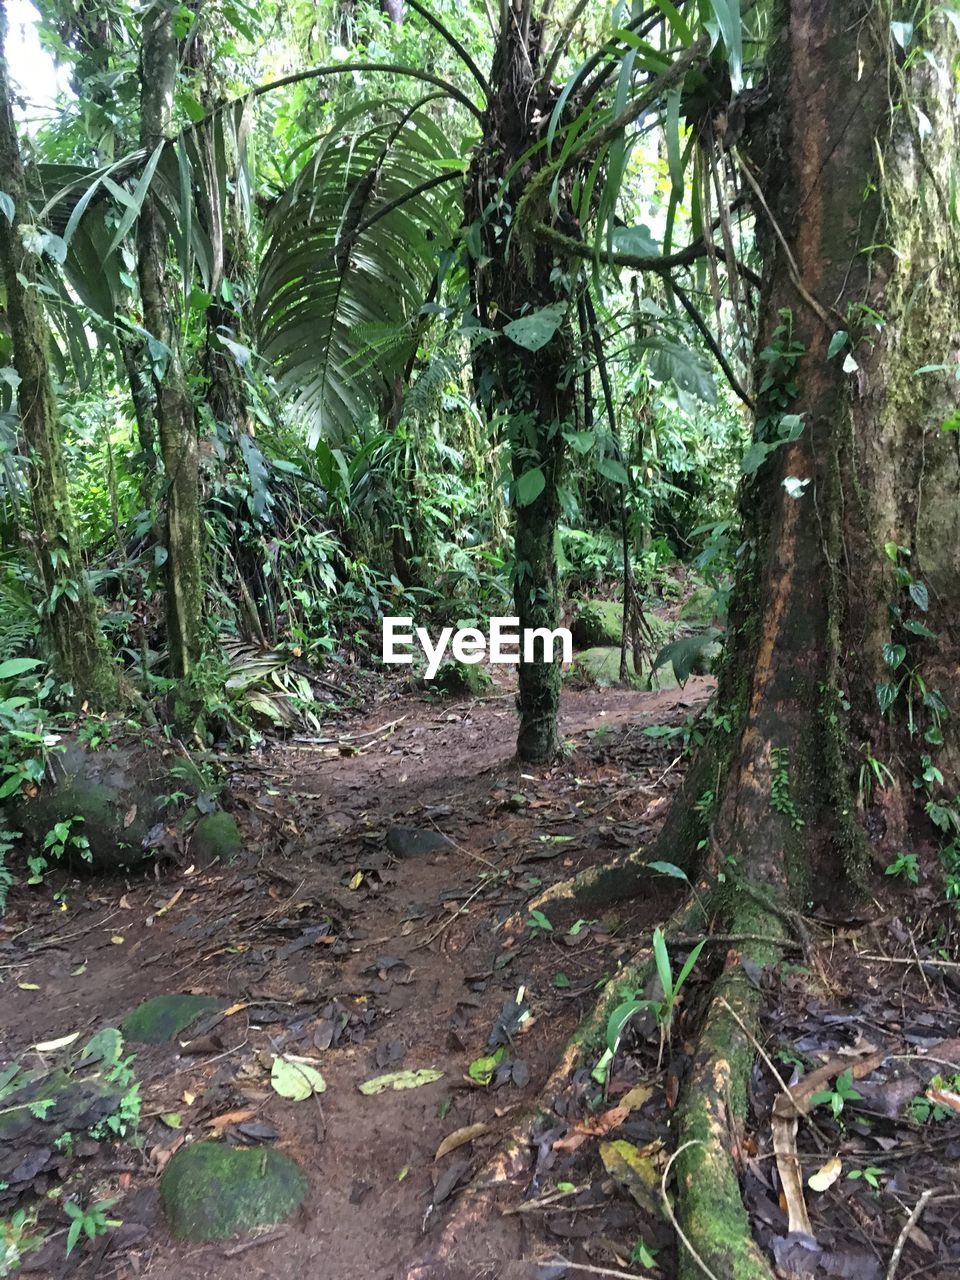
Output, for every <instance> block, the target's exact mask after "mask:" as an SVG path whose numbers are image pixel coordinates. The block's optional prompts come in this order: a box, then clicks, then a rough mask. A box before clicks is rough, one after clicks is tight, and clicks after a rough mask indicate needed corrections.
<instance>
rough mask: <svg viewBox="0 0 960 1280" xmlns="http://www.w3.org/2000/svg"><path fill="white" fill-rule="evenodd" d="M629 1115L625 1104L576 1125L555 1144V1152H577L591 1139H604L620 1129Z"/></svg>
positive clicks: (628, 1109)
mask: <svg viewBox="0 0 960 1280" xmlns="http://www.w3.org/2000/svg"><path fill="white" fill-rule="evenodd" d="M629 1115H630V1108H629V1107H626V1106H624V1105H623V1103H621V1104H620V1106H619V1107H611V1109H610V1110H609V1111H605V1112H604V1113H603V1115H601V1116H595V1117H594V1118H593V1119H592V1120H587V1121H586V1122H585V1123H584V1124H577V1125H574V1126H573V1129H572V1130H571V1132H570V1133H568V1134H566V1135H565V1136H564V1137H562V1138H559V1139H558V1140H557V1141H556V1142H555V1143H554V1144H553V1149H554V1151H576V1150H577V1148H578V1147H582V1146H583V1144H584V1143H585V1142H586V1141H587V1140H588V1139H589V1138H603V1137H605V1136H606V1135H607V1134H608V1133H610V1132H612V1131H613V1130H614V1129H618V1128H619V1127H620V1125H622V1124H623V1122H624V1120H626V1119H627V1117H628V1116H629Z"/></svg>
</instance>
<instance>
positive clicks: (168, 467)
mask: <svg viewBox="0 0 960 1280" xmlns="http://www.w3.org/2000/svg"><path fill="white" fill-rule="evenodd" d="M176 74H177V45H176V39H175V36H174V31H173V11H172V9H171V8H168V7H167V5H166V3H164V0H160V2H159V3H158V4H156V5H153V6H151V7H150V8H148V9H147V11H146V13H145V15H144V22H143V50H142V54H141V91H140V113H141V114H140V143H141V146H143V147H144V148H145V150H146V151H147V152H148V153H152V151H153V150H154V148H155V147H156V146H157V145H158V144H159V143H160V142H162V141H163V139H164V138H166V137H167V136H168V134H169V131H170V125H171V110H172V104H173V92H174V87H175V84H176ZM137 273H138V278H139V283H140V297H141V301H142V305H143V323H144V327H145V328H146V329H147V331H148V332H149V333H150V334H152V336H153V337H154V338H157V339H159V340H160V341H161V342H162V343H163V344H164V346H165V347H166V356H165V359H164V360H163V361H162V362H161V363H160V364H159V365H158V364H157V362H155V363H154V366H153V380H154V388H155V392H156V408H155V413H156V422H157V434H158V436H159V441H160V456H161V458H162V461H163V469H164V476H165V480H166V545H167V560H166V585H167V599H166V615H167V646H168V649H169V654H170V666H171V669H172V670H173V672H174V674H175V675H178V676H185V675H187V674H188V673H189V672H190V670H191V668H192V667H193V665H194V663H195V662H196V660H197V658H198V657H199V654H200V648H201V622H202V610H203V574H202V549H201V548H202V540H201V528H200V461H199V442H198V438H197V424H196V418H195V415H194V406H193V401H192V400H191V397H190V393H189V390H188V388H187V384H186V379H185V377H184V373H183V364H182V359H181V352H180V333H179V327H178V325H177V323H176V320H175V316H174V314H173V309H172V307H171V303H170V299H171V297H172V296H173V289H172V287H171V283H170V280H169V278H168V273H167V234H166V230H165V228H164V224H163V219H162V216H161V214H160V211H159V209H158V208H157V206H156V203H155V202H154V201H153V199H152V198H151V197H149V196H148V197H147V199H146V201H145V202H144V206H143V209H142V211H141V214H140V218H139V221H138V223H137Z"/></svg>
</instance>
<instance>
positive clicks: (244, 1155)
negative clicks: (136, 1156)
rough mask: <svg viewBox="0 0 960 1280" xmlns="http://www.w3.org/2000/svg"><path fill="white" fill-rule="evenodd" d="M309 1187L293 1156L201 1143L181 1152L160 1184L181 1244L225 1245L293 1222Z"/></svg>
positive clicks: (267, 1149)
mask: <svg viewBox="0 0 960 1280" xmlns="http://www.w3.org/2000/svg"><path fill="white" fill-rule="evenodd" d="M308 1190H309V1185H308V1183H307V1179H306V1176H305V1175H304V1173H303V1170H302V1169H301V1168H300V1166H299V1165H298V1164H297V1163H296V1161H295V1160H291V1159H290V1157H289V1156H286V1155H284V1154H283V1153H282V1152H280V1151H274V1150H273V1149H272V1148H269V1147H257V1148H243V1147H228V1146H226V1145H225V1144H224V1143H221V1142H195V1143H193V1144H191V1145H190V1146H187V1147H181V1149H180V1150H179V1151H178V1152H177V1154H176V1155H175V1156H174V1157H173V1159H172V1160H171V1161H170V1163H169V1164H168V1165H167V1167H166V1169H164V1171H163V1176H162V1177H161V1179H160V1199H161V1201H162V1203H163V1208H164V1212H165V1214H166V1217H167V1221H168V1223H169V1224H170V1230H171V1231H172V1232H173V1234H174V1235H175V1236H177V1237H179V1238H180V1239H181V1240H224V1239H226V1238H227V1237H228V1236H232V1235H236V1234H237V1233H238V1232H241V1231H249V1230H250V1229H251V1228H253V1227H269V1226H273V1225H274V1224H275V1223H277V1222H282V1221H283V1219H284V1218H288V1217H289V1216H290V1214H291V1213H293V1212H294V1210H295V1209H297V1208H299V1206H300V1205H301V1204H302V1203H303V1201H304V1199H305V1197H306V1195H307V1191H308Z"/></svg>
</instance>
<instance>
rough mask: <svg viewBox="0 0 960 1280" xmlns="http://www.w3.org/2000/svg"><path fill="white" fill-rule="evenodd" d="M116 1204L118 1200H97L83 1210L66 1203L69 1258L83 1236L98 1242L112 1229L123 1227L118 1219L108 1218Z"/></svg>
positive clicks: (72, 1203) (64, 1207) (72, 1202)
mask: <svg viewBox="0 0 960 1280" xmlns="http://www.w3.org/2000/svg"><path fill="white" fill-rule="evenodd" d="M116 1203H117V1201H116V1198H114V1199H112V1200H97V1201H96V1202H95V1203H94V1204H91V1205H88V1206H87V1207H86V1209H83V1208H81V1207H80V1205H78V1204H75V1203H74V1201H72V1200H68V1201H67V1202H66V1204H65V1205H64V1206H63V1212H64V1213H65V1214H66V1216H67V1219H68V1220H69V1223H70V1226H69V1228H68V1230H67V1257H69V1256H70V1254H71V1253H72V1252H73V1250H74V1248H75V1247H76V1244H77V1241H78V1240H79V1239H80V1236H81V1234H83V1235H85V1236H86V1237H87V1239H88V1240H96V1238H97V1236H102V1235H106V1233H107V1232H108V1231H110V1230H111V1228H113V1227H119V1226H122V1225H123V1224H122V1222H120V1220H119V1219H118V1218H108V1217H107V1214H108V1212H109V1211H110V1210H111V1209H112V1208H113V1206H114V1205H115V1204H116Z"/></svg>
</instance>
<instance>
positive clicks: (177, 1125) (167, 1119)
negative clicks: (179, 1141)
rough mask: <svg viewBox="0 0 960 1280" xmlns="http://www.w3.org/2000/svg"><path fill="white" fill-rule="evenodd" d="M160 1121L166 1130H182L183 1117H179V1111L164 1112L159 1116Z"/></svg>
mask: <svg viewBox="0 0 960 1280" xmlns="http://www.w3.org/2000/svg"><path fill="white" fill-rule="evenodd" d="M160 1119H161V1120H162V1121H163V1123H164V1124H165V1125H166V1126H167V1128H168V1129H181V1128H183V1116H181V1114H180V1112H179V1111H164V1112H163V1113H162V1114H161V1116H160Z"/></svg>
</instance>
